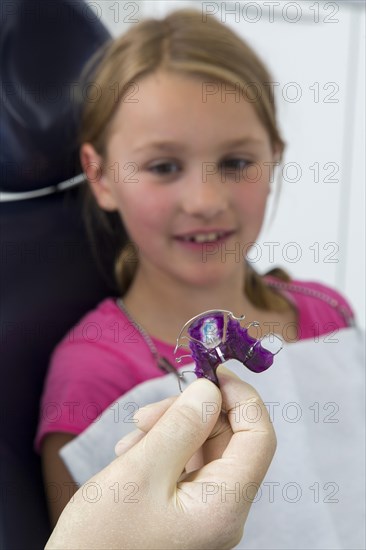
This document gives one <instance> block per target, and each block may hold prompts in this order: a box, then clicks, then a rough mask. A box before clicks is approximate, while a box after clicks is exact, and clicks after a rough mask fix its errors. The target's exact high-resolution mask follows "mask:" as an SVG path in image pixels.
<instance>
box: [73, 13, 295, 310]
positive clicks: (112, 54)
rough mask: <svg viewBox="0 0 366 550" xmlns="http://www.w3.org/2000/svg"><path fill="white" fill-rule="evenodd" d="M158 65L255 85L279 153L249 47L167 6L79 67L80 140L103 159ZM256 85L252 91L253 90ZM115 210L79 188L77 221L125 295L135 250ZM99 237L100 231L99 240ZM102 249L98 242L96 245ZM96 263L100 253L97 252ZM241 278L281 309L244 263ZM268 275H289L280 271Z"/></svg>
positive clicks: (213, 23)
mask: <svg viewBox="0 0 366 550" xmlns="http://www.w3.org/2000/svg"><path fill="white" fill-rule="evenodd" d="M158 70H163V71H166V72H174V73H179V74H184V75H187V76H195V75H196V76H199V77H201V78H202V77H203V78H209V79H211V80H210V82H212V81H213V82H224V83H228V84H231V85H234V86H238V84H239V85H240V89H247V90H248V91H249V89H250V88H251V87H253V86H255V89H256V94H257V96H256V98H255V100H254V101H253V100H251V98H250V95H248V96H247V97H248V100H249V101H251V102H252V104H253V107H254V109H255V110H256V113H257V115H258V117H259V119H260V120H261V122H262V124H263V125H264V127H265V128H266V130H267V132H268V135H269V138H270V142H271V145H272V148H274V147H278V148H279V150H280V154H281V159H282V154H283V151H284V149H285V142H284V141H283V140H282V137H281V135H280V132H279V129H278V126H277V122H276V108H275V101H274V95H273V88H272V86H270V85H269V84H270V83H271V82H272V78H271V74H270V73H269V72H268V70H267V68H266V67H265V65H264V64H263V62H262V61H261V60H260V59H259V57H258V56H257V55H256V53H255V52H254V51H253V50H252V49H251V48H250V47H249V46H248V44H247V43H246V42H245V41H244V40H242V39H241V38H239V36H237V35H236V34H235V33H234V32H233V31H231V30H230V29H229V28H228V27H227V26H225V25H223V24H222V23H220V22H219V21H218V20H217V19H216V18H214V17H213V16H207V18H206V20H205V21H203V20H202V14H201V13H200V12H199V11H198V10H195V9H181V10H177V11H174V12H173V13H171V14H169V15H168V16H167V17H165V18H164V19H160V20H158V19H146V20H144V21H141V22H140V23H139V24H137V25H136V26H135V27H132V28H130V29H129V30H128V31H127V32H126V33H125V34H123V35H122V36H120V37H118V38H117V39H114V40H111V41H109V42H107V43H106V45H105V46H104V47H103V48H102V49H101V50H99V51H98V52H97V54H95V55H94V56H93V57H92V58H91V60H90V61H89V63H88V64H87V65H86V67H85V70H84V72H83V75H82V82H83V81H86V80H87V79H89V82H92V83H93V87H94V89H96V91H97V98H96V99H95V100H93V101H92V100H88V101H85V100H84V101H83V104H82V110H81V127H80V134H79V143H80V145H81V144H82V143H85V142H89V143H91V144H92V145H93V146H94V148H95V150H96V151H97V153H98V154H99V155H101V156H102V158H106V144H107V142H108V137H109V133H110V129H111V125H112V123H113V119H114V114H115V113H116V111H117V109H118V108H119V105H120V102H121V101H122V100H123V99H124V97H125V96H126V94H127V93H128V91H129V90H131V86H133V85H136V82H137V81H138V80H139V79H140V78H142V77H144V76H147V75H149V74H152V73H154V72H156V71H158ZM258 90H259V94H258ZM118 218H119V214H117V213H111V212H105V211H103V210H101V209H100V208H99V206H98V205H97V203H96V200H95V198H94V196H93V194H92V191H91V190H90V187H89V185H85V186H84V219H85V222H86V227H87V231H88V234H89V237H90V238H91V240H92V242H93V243H94V244H96V233H97V232H98V231H99V230H98V227H101V228H102V230H103V234H104V243H107V242H108V245H109V246H110V248H111V249H114V251H115V258H114V260H113V262H114V274H115V281H116V283H117V288H118V291H119V292H120V293H121V295H123V294H125V292H126V291H127V289H128V288H129V286H130V284H131V282H132V280H133V277H134V275H135V273H136V269H137V265H138V254H137V251H136V249H135V248H134V246H133V243H131V242H129V243H128V244H127V245H126V240H127V239H126V237H127V235H126V232H125V231H124V228H123V225H122V222H121V220H120V219H119V220H118ZM100 241H101V237H100V231H99V243H100ZM100 248H101V249H103V244H102V245H101V247H100ZM97 259H98V260H99V263H100V256H99V255H97ZM246 272H247V273H246V278H245V281H244V292H245V294H246V295H247V297H248V299H249V300H250V301H251V302H252V303H253V305H255V306H257V307H259V308H261V309H266V310H275V311H284V310H286V309H288V304H287V301H286V300H284V298H282V297H281V296H280V295H279V294H278V293H277V292H275V291H273V290H271V289H270V288H269V287H268V286H267V285H266V284H265V282H264V281H263V278H262V276H260V275H259V274H258V273H257V272H256V271H255V270H254V269H253V268H252V267H251V266H250V265H249V264H248V269H247V270H246ZM270 273H271V274H272V275H275V276H276V277H279V278H281V279H282V280H289V279H290V278H289V276H288V275H287V274H286V273H285V272H284V271H283V270H281V269H276V270H272V272H270Z"/></svg>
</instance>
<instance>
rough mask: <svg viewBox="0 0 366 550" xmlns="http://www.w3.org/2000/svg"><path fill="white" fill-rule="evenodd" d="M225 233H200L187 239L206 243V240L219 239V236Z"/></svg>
mask: <svg viewBox="0 0 366 550" xmlns="http://www.w3.org/2000/svg"><path fill="white" fill-rule="evenodd" d="M222 235H223V233H206V234H202V233H201V234H199V235H194V236H192V237H188V238H187V239H185V240H188V241H193V242H196V243H204V242H207V241H210V242H212V241H217V239H218V238H219V237H222Z"/></svg>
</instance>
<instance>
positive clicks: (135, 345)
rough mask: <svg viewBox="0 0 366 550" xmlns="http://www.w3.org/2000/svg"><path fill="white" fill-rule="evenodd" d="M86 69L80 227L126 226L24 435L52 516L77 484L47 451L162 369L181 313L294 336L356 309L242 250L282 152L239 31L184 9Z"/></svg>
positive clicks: (255, 230)
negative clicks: (112, 280) (101, 290)
mask: <svg viewBox="0 0 366 550" xmlns="http://www.w3.org/2000/svg"><path fill="white" fill-rule="evenodd" d="M88 70H89V72H90V71H91V72H90V75H89V78H90V81H92V83H93V86H94V88H95V89H96V90H97V94H96V98H94V99H93V100H91V99H89V100H88V99H85V100H84V105H83V110H82V118H81V131H80V145H81V150H80V158H81V163H82V166H83V169H84V172H85V174H86V177H87V180H88V185H87V186H86V187H85V191H86V197H85V204H86V207H87V222H88V227H89V230H90V231H91V232H93V231H94V230H95V229H96V221H95V220H99V222H100V224H99V225H100V227H99V228H98V231H99V233H98V234H100V231H101V230H104V231H105V232H106V235H107V239H109V241H111V240H112V239H114V238H116V239H117V240H118V239H119V238H121V236H122V235H123V231H124V228H125V229H126V231H127V233H128V237H129V243H128V244H127V246H125V247H124V249H122V251H121V252H120V254H119V256H118V258H117V261H116V266H115V277H116V281H117V283H118V285H119V294H120V297H119V298H117V297H111V298H108V299H106V300H104V301H102V302H101V303H100V304H99V305H97V306H96V308H95V309H94V310H93V311H91V312H89V313H88V314H87V315H85V316H84V317H83V319H81V321H80V323H79V324H78V325H77V326H76V327H73V329H72V330H71V331H70V332H69V333H68V334H67V335H66V336H65V338H64V339H63V340H62V341H61V342H60V344H59V345H58V346H57V348H56V349H55V351H54V354H53V356H52V360H51V365H50V370H49V374H48V378H47V381H46V386H45V390H44V395H43V400H42V414H41V421H40V425H39V430H38V434H37V440H36V445H37V448H38V449H39V450H40V452H41V453H42V457H43V463H44V476H45V481H46V486H47V487H48V488H49V494H50V500H52V505H51V514H52V520H53V521H54V522H55V521H56V520H57V517H58V516H59V514H60V512H61V511H62V508H63V507H64V506H65V504H66V502H67V501H68V500H69V499H70V497H71V495H72V492H73V491H74V490H75V487H73V485H72V479H71V477H70V475H69V473H68V471H67V470H66V468H65V466H64V465H63V463H62V461H61V460H60V458H59V457H58V451H59V449H60V448H61V447H62V446H63V445H65V443H67V442H68V441H70V440H71V439H72V438H73V437H75V436H76V435H77V434H79V433H81V432H82V431H83V430H84V429H85V428H86V427H87V426H88V425H89V424H90V423H91V422H93V421H95V419H96V418H97V417H98V415H99V414H100V413H101V412H102V411H103V410H104V409H106V408H107V407H108V406H109V405H110V404H111V403H112V402H113V401H114V400H115V399H117V398H118V397H119V396H121V395H122V394H123V393H125V392H127V391H128V390H130V389H131V388H132V387H133V386H135V385H136V384H139V383H140V382H142V381H144V380H147V379H150V378H153V377H157V376H162V375H163V374H164V370H165V372H166V371H168V370H169V369H171V368H172V367H171V366H169V363H170V364H172V365H175V361H174V355H173V349H174V346H175V343H176V337H177V335H178V333H179V331H180V329H181V327H182V326H183V325H184V323H185V322H186V321H187V320H188V319H190V318H191V317H193V316H195V315H197V314H199V313H201V312H203V311H206V310H209V309H226V310H230V311H232V312H233V313H234V315H237V316H238V315H241V314H243V313H244V314H245V315H246V320H247V321H248V322H250V321H252V320H256V321H259V322H260V323H261V326H262V328H264V329H265V330H264V334H265V333H269V332H271V331H274V332H276V333H277V334H279V335H280V336H282V338H283V339H284V340H287V341H291V342H293V341H295V340H298V339H304V338H310V337H311V336H312V335H313V328H312V326H313V325H314V322H317V323H318V325H319V327H320V329H321V330H320V332H321V333H325V332H327V331H331V330H334V329H335V328H341V327H345V326H349V325H350V324H352V319H353V313H352V311H351V309H350V307H349V305H348V303H347V302H346V301H345V300H344V298H342V297H341V296H340V295H339V294H338V293H337V292H335V291H334V290H331V289H329V288H327V287H325V286H324V285H321V284H316V283H303V282H301V283H300V282H298V281H292V280H291V279H290V277H289V276H288V275H287V274H286V273H285V272H284V271H282V270H280V269H276V270H274V271H272V272H271V273H270V274H267V275H266V276H261V275H259V274H258V273H256V272H255V270H254V269H253V268H252V267H251V266H250V264H249V263H248V262H247V261H245V252H246V250H247V249H248V247H249V246H250V243H253V242H255V241H256V239H257V237H258V234H259V232H260V229H261V226H262V222H263V217H264V213H265V208H266V202H267V198H268V194H269V192H270V181H272V168H271V167H273V166H274V163H275V162H277V161H281V160H282V157H283V153H284V149H285V143H284V141H283V139H282V137H281V135H280V132H279V129H278V126H277V121H276V109H275V104H274V97H273V95H272V87H271V86H268V83H269V82H271V75H270V74H269V72H268V71H267V69H266V67H265V66H264V64H263V63H262V61H261V60H260V59H259V58H258V57H257V55H256V54H255V53H254V52H253V51H252V50H251V49H250V48H249V46H248V45H247V44H246V43H245V42H243V41H242V40H241V39H240V38H239V37H238V36H236V35H235V34H234V33H233V32H232V31H231V30H230V29H229V28H227V27H226V26H224V25H222V24H221V23H220V22H219V21H217V20H216V19H215V18H214V17H208V18H207V20H205V21H204V22H203V21H202V19H201V14H200V12H198V11H195V10H187V9H184V10H180V11H176V12H174V13H172V14H170V15H169V16H167V17H166V18H165V19H163V20H153V19H151V20H145V21H143V22H141V23H140V24H138V25H137V26H136V27H134V28H132V29H131V30H129V31H128V32H127V33H126V34H124V35H123V36H121V37H119V38H117V39H115V40H113V41H111V42H110V43H109V44H107V46H106V47H105V48H104V49H103V51H101V52H100V53H99V55H98V56H97V57H96V58H94V59H93V60H92V62H91V64H89V67H88V69H87V72H86V75H88ZM253 85H255V89H256V91H257V92H258V90H259V91H260V93H256V95H255V98H254V99H253V96H251V93H250V90H251V89H253ZM233 89H234V90H236V91H238V90H239V92H240V93H239V97H238V94H235V93H228V91H229V90H233ZM258 174H259V175H258ZM122 222H123V225H122ZM113 235H115V236H113ZM237 247H239V250H240V253H241V258H240V261H238V257H237V254H236V253H233V251H235V250H237ZM190 362H191V360H190V359H189V358H188V359H186V361H185V363H186V364H187V363H190ZM183 364H184V363H183ZM173 368H174V367H173ZM55 484H57V485H56V487H57V498H55V493H54V489H55Z"/></svg>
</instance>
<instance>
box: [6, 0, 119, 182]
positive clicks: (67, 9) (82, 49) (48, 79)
mask: <svg viewBox="0 0 366 550" xmlns="http://www.w3.org/2000/svg"><path fill="white" fill-rule="evenodd" d="M1 12H2V13H1V29H0V67H1V69H0V71H1V73H0V112H1V121H0V142H1V151H0V181H1V191H6V192H24V191H32V190H35V189H42V188H44V187H49V186H52V185H56V184H58V183H60V182H62V181H66V180H68V179H70V178H72V177H74V176H75V175H78V174H80V172H81V171H82V170H81V166H80V161H79V153H78V147H77V143H76V131H77V126H78V122H77V116H76V113H77V109H76V107H75V91H76V86H77V85H78V83H79V76H80V72H81V69H82V67H83V66H84V64H85V62H86V61H87V60H88V59H89V58H90V57H91V55H92V54H93V53H94V52H95V51H96V50H97V49H99V48H100V47H101V46H102V45H103V44H104V43H105V42H106V41H107V40H108V39H110V38H111V37H110V34H109V32H108V31H107V30H106V28H105V27H104V25H103V24H102V23H101V21H99V19H98V17H97V14H96V13H94V12H93V11H92V10H91V9H90V8H89V7H88V6H87V5H86V4H85V3H84V2H83V1H82V0H52V1H49V2H47V1H44V0H12V1H7V2H3V3H2V6H1Z"/></svg>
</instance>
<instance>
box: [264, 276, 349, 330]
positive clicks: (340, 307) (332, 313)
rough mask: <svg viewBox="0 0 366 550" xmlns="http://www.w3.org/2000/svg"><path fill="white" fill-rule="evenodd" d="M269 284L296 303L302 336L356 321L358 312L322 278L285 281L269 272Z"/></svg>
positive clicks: (341, 326) (346, 325)
mask: <svg viewBox="0 0 366 550" xmlns="http://www.w3.org/2000/svg"><path fill="white" fill-rule="evenodd" d="M264 281H265V282H266V284H267V285H268V286H270V287H271V288H273V289H275V290H277V291H278V292H280V293H281V294H283V295H284V296H285V297H286V298H287V299H288V300H289V301H291V302H292V303H293V304H294V306H295V307H296V309H297V311H298V315H299V329H300V330H301V333H302V338H307V337H311V336H313V335H314V333H316V332H317V333H318V334H325V333H327V332H331V331H332V330H337V329H341V328H345V327H351V326H354V325H355V314H354V311H353V309H352V307H351V305H350V303H349V302H348V300H347V299H346V298H345V297H344V296H343V295H342V293H341V292H339V291H338V290H336V289H335V288H333V287H332V286H329V285H326V284H324V283H321V282H318V281H303V280H299V279H291V280H290V281H283V280H281V279H279V278H277V277H274V276H271V275H265V276H264Z"/></svg>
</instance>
